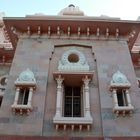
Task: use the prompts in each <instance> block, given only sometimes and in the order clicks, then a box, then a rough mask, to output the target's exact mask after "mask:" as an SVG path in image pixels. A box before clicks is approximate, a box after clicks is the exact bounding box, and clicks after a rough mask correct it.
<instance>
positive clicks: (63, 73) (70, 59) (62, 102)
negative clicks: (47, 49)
mask: <svg viewBox="0 0 140 140" xmlns="http://www.w3.org/2000/svg"><path fill="white" fill-rule="evenodd" d="M92 76H93V71H89V65H88V63H87V61H86V58H85V56H84V54H83V53H82V52H80V51H78V50H76V49H70V50H68V51H66V52H64V54H63V55H62V58H61V59H60V61H59V65H58V71H56V72H54V78H55V80H56V82H57V92H56V94H57V99H56V114H55V116H54V118H53V122H54V124H55V126H56V129H59V128H63V129H64V130H66V129H69V128H70V129H72V130H73V129H77V128H78V129H79V130H82V128H84V129H85V128H87V129H88V130H89V129H90V127H91V124H92V123H93V119H92V116H91V114H90V102H89V98H90V97H89V96H90V93H89V82H90V80H91V79H92Z"/></svg>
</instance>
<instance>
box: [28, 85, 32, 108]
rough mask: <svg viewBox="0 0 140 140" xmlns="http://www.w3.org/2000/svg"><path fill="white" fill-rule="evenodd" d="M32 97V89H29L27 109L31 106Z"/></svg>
mask: <svg viewBox="0 0 140 140" xmlns="http://www.w3.org/2000/svg"><path fill="white" fill-rule="evenodd" d="M32 96H33V87H30V89H29V97H28V103H27V106H28V107H31V106H32Z"/></svg>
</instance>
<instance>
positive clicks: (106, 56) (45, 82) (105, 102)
mask: <svg viewBox="0 0 140 140" xmlns="http://www.w3.org/2000/svg"><path fill="white" fill-rule="evenodd" d="M65 44H66V46H64V45H65ZM71 44H73V45H71ZM61 45H62V46H63V47H61ZM58 46H59V47H58ZM72 47H74V48H76V49H77V50H79V51H81V52H82V53H83V54H84V55H85V57H86V59H87V61H88V64H89V65H90V69H91V70H94V71H95V75H94V76H93V80H92V81H91V83H90V106H91V115H92V117H93V125H92V129H91V131H89V132H87V131H85V132H82V133H81V132H76V131H74V132H69V131H66V132H64V131H62V132H59V131H58V132H57V131H56V130H55V128H54V125H53V117H54V115H55V109H56V81H55V80H54V78H53V72H55V71H56V70H57V67H58V61H59V59H60V58H61V56H62V54H63V53H64V52H65V51H66V50H68V49H69V48H72ZM27 68H29V69H31V70H32V71H33V73H34V75H35V78H36V81H37V88H36V91H35V93H34V94H33V102H32V103H33V111H32V112H31V113H30V115H29V116H27V115H22V116H21V115H15V114H13V113H12V111H11V105H12V104H13V102H14V97H15V86H14V81H15V80H16V78H17V77H18V76H19V74H20V73H21V72H22V71H24V70H26V69H27ZM117 70H120V71H121V72H122V73H124V74H125V75H126V76H127V78H128V80H129V81H130V83H131V84H132V86H131V89H130V92H131V93H130V95H131V100H132V104H133V105H134V107H135V110H134V113H133V115H132V117H118V118H116V117H115V115H114V114H113V112H112V108H113V103H112V100H113V99H112V97H111V93H110V91H109V84H110V80H111V78H112V75H113V74H114V73H115V72H116V71H117ZM139 100H140V96H139V92H138V87H137V83H136V76H135V72H134V68H133V65H132V61H131V57H130V54H129V49H128V46H127V43H126V41H102V40H96V41H94V40H92V41H90V40H71V39H69V40H67V39H65V40H64V39H63V40H61V39H47V38H46V39H45V38H44V39H43V38H32V37H31V38H20V39H19V41H18V45H17V48H16V52H15V56H14V60H13V63H12V66H11V69H10V73H9V79H8V84H7V88H6V91H5V95H4V97H3V102H2V106H1V108H0V134H9V135H35V136H36V135H37V136H42V135H43V136H68V135H69V136H87V135H88V136H132V135H133V136H139V135H140V134H139V132H140V124H139V123H140V122H139V118H140V113H139V112H140V111H139V110H140V103H139ZM5 130H6V131H5Z"/></svg>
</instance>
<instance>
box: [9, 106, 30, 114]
mask: <svg viewBox="0 0 140 140" xmlns="http://www.w3.org/2000/svg"><path fill="white" fill-rule="evenodd" d="M11 107H12V111H13V112H14V113H19V114H20V115H22V114H24V113H26V114H27V115H29V113H30V112H31V111H32V106H31V105H14V104H13V105H12V106H11Z"/></svg>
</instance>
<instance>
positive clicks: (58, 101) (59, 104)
mask: <svg viewBox="0 0 140 140" xmlns="http://www.w3.org/2000/svg"><path fill="white" fill-rule="evenodd" d="M63 80H64V78H62V77H61V75H59V76H58V78H56V81H57V99H56V114H55V117H61V116H62V114H61V110H62V82H63Z"/></svg>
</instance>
